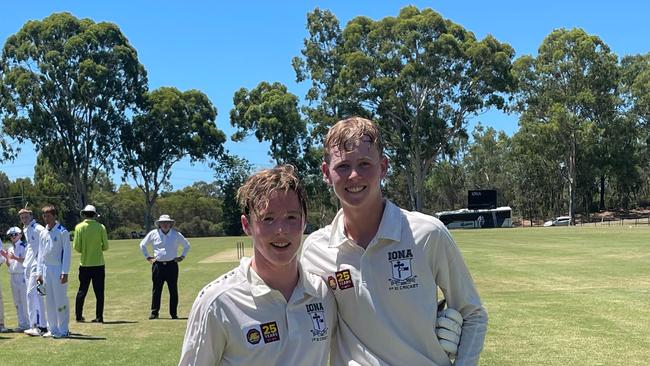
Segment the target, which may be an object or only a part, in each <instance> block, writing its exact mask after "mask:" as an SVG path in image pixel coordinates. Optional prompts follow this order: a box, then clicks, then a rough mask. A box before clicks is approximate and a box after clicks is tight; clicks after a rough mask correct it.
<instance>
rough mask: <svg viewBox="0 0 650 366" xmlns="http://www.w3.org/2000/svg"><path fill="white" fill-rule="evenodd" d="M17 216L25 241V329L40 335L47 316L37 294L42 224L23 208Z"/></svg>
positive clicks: (42, 301) (31, 334) (42, 300)
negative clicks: (28, 327) (21, 224)
mask: <svg viewBox="0 0 650 366" xmlns="http://www.w3.org/2000/svg"><path fill="white" fill-rule="evenodd" d="M18 217H19V218H20V221H21V222H22V223H23V240H24V241H25V242H26V243H27V247H26V250H25V261H24V262H23V266H24V267H25V283H26V287H27V318H28V319H29V325H30V329H27V330H25V334H27V335H29V336H40V335H43V333H46V332H47V317H46V316H45V297H44V296H42V295H39V293H38V284H37V282H36V280H37V278H38V272H37V271H38V269H37V266H38V255H39V249H40V247H41V231H43V230H45V228H44V227H43V225H41V224H39V223H38V222H36V220H35V219H34V215H33V213H32V211H31V210H30V209H28V208H23V209H21V210H20V211H18Z"/></svg>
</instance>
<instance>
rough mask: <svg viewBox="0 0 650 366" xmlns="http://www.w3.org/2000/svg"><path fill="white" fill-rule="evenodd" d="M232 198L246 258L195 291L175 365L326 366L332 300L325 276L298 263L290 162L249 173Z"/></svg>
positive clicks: (299, 192)
mask: <svg viewBox="0 0 650 366" xmlns="http://www.w3.org/2000/svg"><path fill="white" fill-rule="evenodd" d="M237 200H238V201H239V205H240V207H241V210H242V215H241V225H242V228H243V229H244V231H245V232H246V234H248V235H249V236H250V237H251V239H252V240H253V248H254V254H253V257H252V258H246V257H244V258H242V260H241V262H240V264H239V266H238V267H237V268H235V269H233V270H232V271H229V272H228V273H226V274H224V275H222V276H220V277H219V278H217V279H216V280H214V281H213V282H211V283H210V284H208V285H207V286H205V287H204V288H203V290H201V291H200V292H199V294H198V296H197V297H196V300H195V301H194V305H193V306H192V311H191V312H190V316H189V317H188V321H187V330H186V333H185V339H184V341H183V349H182V351H181V359H180V362H179V366H189V365H192V366H198V365H222V366H227V365H247V366H262V365H310V366H312V365H313V366H318V365H320V366H326V365H327V364H328V356H329V350H330V342H331V341H332V338H333V335H334V332H335V329H336V322H337V315H336V301H335V300H334V295H333V294H332V293H331V291H330V290H329V288H328V286H327V284H326V283H325V281H323V280H322V279H321V278H320V277H319V276H317V275H315V274H311V273H307V272H305V271H303V269H302V266H301V265H300V263H299V254H298V253H299V251H300V244H301V242H302V233H303V231H304V229H305V223H306V217H307V205H306V197H305V191H304V189H303V187H302V185H301V184H300V180H299V179H298V177H297V175H296V173H295V171H294V168H293V167H292V166H291V165H280V166H277V167H275V168H273V169H267V170H263V171H261V172H259V173H256V174H254V175H252V176H251V177H249V178H248V179H247V181H246V183H244V185H243V186H242V187H241V188H239V191H238V192H237Z"/></svg>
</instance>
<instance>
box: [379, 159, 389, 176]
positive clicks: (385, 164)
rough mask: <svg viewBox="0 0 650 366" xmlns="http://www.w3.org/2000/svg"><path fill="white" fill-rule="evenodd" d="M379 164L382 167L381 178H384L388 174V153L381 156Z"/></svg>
mask: <svg viewBox="0 0 650 366" xmlns="http://www.w3.org/2000/svg"><path fill="white" fill-rule="evenodd" d="M379 166H380V167H381V179H384V178H386V174H388V158H387V157H386V155H383V156H382V157H381V161H380V162H379Z"/></svg>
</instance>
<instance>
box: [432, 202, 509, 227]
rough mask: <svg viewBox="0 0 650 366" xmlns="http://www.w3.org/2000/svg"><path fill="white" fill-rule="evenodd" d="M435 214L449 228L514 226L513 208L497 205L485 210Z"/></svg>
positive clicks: (461, 210)
mask: <svg viewBox="0 0 650 366" xmlns="http://www.w3.org/2000/svg"><path fill="white" fill-rule="evenodd" d="M435 216H436V217H437V218H438V219H439V220H440V221H442V223H443V224H445V226H447V228H449V229H480V228H493V227H512V209H511V208H510V207H497V208H492V209H484V210H468V209H466V208H463V209H460V210H456V211H443V212H437V213H436V214H435Z"/></svg>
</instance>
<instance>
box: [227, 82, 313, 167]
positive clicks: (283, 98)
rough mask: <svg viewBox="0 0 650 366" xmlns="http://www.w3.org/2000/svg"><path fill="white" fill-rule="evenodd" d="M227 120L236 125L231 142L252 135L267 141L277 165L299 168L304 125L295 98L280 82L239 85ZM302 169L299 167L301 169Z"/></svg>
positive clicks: (304, 135)
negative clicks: (249, 85)
mask: <svg viewBox="0 0 650 366" xmlns="http://www.w3.org/2000/svg"><path fill="white" fill-rule="evenodd" d="M233 103H234V105H235V107H234V108H233V109H232V110H231V111H230V123H231V124H232V126H233V127H237V132H235V133H234V134H233V135H232V140H233V141H242V140H244V138H246V136H248V135H250V134H254V135H255V137H256V138H257V140H258V141H260V142H262V141H268V142H270V151H269V155H270V156H271V158H273V160H275V162H276V164H287V163H291V164H293V165H296V166H298V167H299V168H304V167H301V166H300V165H303V159H302V154H303V150H304V147H303V144H304V142H305V139H306V137H307V127H306V124H305V121H304V120H303V119H302V118H301V116H300V112H299V111H298V97H297V96H295V95H294V94H292V93H290V92H288V91H287V87H286V86H284V85H282V84H280V83H277V82H276V83H273V84H270V83H268V82H266V81H263V82H261V83H259V85H257V87H255V88H253V89H252V90H248V89H246V88H241V89H239V90H238V91H237V92H235V95H234V97H233ZM301 170H303V169H299V171H301Z"/></svg>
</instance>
